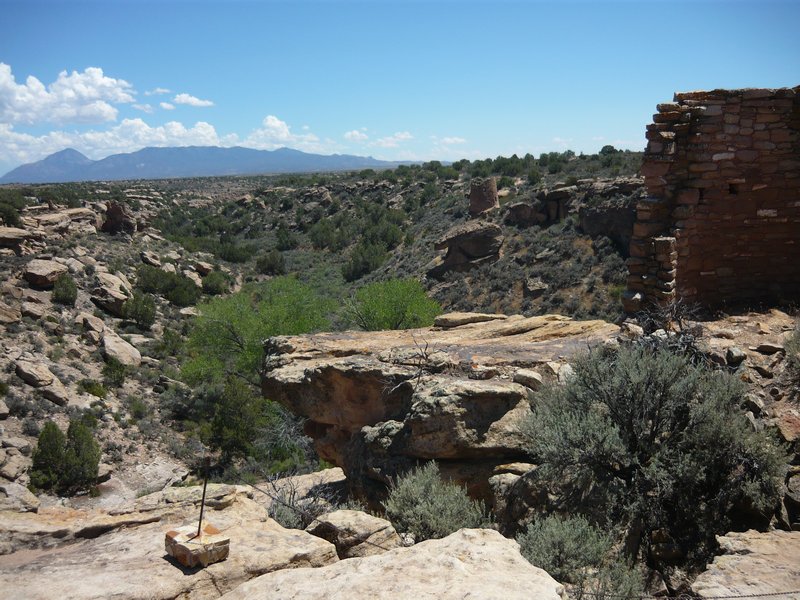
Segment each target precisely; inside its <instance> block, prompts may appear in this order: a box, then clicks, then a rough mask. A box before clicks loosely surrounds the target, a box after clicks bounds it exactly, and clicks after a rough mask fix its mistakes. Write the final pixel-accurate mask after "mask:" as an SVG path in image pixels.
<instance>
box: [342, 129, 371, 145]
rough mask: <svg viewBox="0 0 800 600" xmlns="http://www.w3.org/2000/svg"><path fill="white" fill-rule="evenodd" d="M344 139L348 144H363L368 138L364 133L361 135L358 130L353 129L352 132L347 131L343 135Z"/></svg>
mask: <svg viewBox="0 0 800 600" xmlns="http://www.w3.org/2000/svg"><path fill="white" fill-rule="evenodd" d="M344 139H346V140H348V141H350V142H363V141H364V140H367V139H369V136H368V135H367V134H366V133H362V132H361V131H359V130H358V129H353V131H348V132H346V133H345V134H344Z"/></svg>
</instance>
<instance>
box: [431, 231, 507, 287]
mask: <svg viewBox="0 0 800 600" xmlns="http://www.w3.org/2000/svg"><path fill="white" fill-rule="evenodd" d="M503 240H504V238H503V235H502V230H501V229H500V227H499V226H498V225H495V224H494V223H488V222H483V221H469V222H467V223H462V224H460V225H456V226H455V227H453V228H451V229H450V230H449V231H448V232H447V233H445V234H444V236H442V238H441V239H439V241H437V242H436V244H435V245H434V248H435V249H436V250H447V253H446V254H445V256H444V258H442V257H437V258H436V259H434V260H433V261H432V262H431V263H430V264H429V265H428V267H427V269H428V275H429V276H431V277H435V278H440V277H442V276H444V274H445V273H447V272H449V271H467V270H469V269H471V268H473V267H475V266H477V265H480V264H483V263H486V262H492V261H495V260H497V258H498V257H499V256H500V248H501V247H502V245H503Z"/></svg>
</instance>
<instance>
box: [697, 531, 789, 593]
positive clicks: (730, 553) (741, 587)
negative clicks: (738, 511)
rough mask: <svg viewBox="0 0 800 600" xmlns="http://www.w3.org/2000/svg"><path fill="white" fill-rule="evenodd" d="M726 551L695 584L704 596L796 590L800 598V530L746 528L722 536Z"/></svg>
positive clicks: (722, 543) (721, 543)
mask: <svg viewBox="0 0 800 600" xmlns="http://www.w3.org/2000/svg"><path fill="white" fill-rule="evenodd" d="M717 541H718V542H719V545H720V549H721V550H722V554H721V555H720V556H717V557H716V558H715V559H714V561H713V562H712V563H711V564H710V565H709V566H708V570H706V571H705V572H704V573H701V574H700V575H699V576H698V577H697V579H696V580H695V581H694V583H693V584H692V591H694V592H695V593H696V594H700V595H701V596H708V597H714V596H728V597H730V596H741V595H751V594H752V595H755V596H758V595H760V594H766V595H769V594H772V593H776V592H789V591H794V592H795V595H788V596H785V597H787V598H794V597H800V592H797V590H798V589H800V585H798V582H800V531H769V532H766V533H761V532H758V531H752V530H751V531H745V532H741V533H739V532H734V533H728V534H726V535H723V536H718V537H717Z"/></svg>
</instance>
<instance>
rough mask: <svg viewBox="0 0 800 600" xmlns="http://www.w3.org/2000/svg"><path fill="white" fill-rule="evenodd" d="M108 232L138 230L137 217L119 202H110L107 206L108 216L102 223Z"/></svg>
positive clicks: (133, 231) (129, 232)
mask: <svg viewBox="0 0 800 600" xmlns="http://www.w3.org/2000/svg"><path fill="white" fill-rule="evenodd" d="M102 230H103V231H105V232H106V233H120V232H124V233H128V234H133V233H135V232H136V219H135V218H134V216H133V213H131V211H130V209H129V208H128V207H127V206H125V205H124V204H120V203H118V202H109V203H108V206H107V208H106V218H105V221H104V222H103V225H102Z"/></svg>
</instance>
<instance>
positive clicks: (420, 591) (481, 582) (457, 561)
mask: <svg viewBox="0 0 800 600" xmlns="http://www.w3.org/2000/svg"><path fill="white" fill-rule="evenodd" d="M223 598H225V599H226V600H250V599H253V600H255V599H256V598H259V599H260V598H281V600H317V599H318V598H330V599H332V600H334V599H336V600H344V599H346V598H393V599H397V600H419V599H422V598H431V599H433V598H436V599H437V600H451V599H452V600H456V599H459V600H461V599H463V598H481V599H482V600H517V599H519V600H523V599H524V600H530V599H531V598H537V599H538V600H561V599H563V598H566V594H565V591H564V586H562V585H561V584H559V583H558V582H557V581H556V580H555V579H553V578H552V577H550V575H548V574H547V573H546V572H545V571H543V570H542V569H539V568H538V567H534V566H533V565H531V564H530V563H528V562H527V561H526V560H525V559H524V558H522V555H521V554H520V553H519V545H518V544H517V543H516V542H515V541H514V540H509V539H506V538H504V537H503V536H502V535H500V534H499V533H497V532H496V531H492V530H489V529H462V530H461V531H458V532H456V533H454V534H452V535H449V536H447V537H446V538H444V539H441V540H428V541H425V542H422V543H420V544H417V545H415V546H412V547H411V548H398V549H396V550H392V551H390V552H386V553H383V554H379V555H377V556H367V557H363V558H353V559H350V560H344V561H341V562H339V563H336V564H334V565H330V566H327V567H323V568H321V569H297V570H294V571H288V570H287V571H281V572H276V573H270V574H268V575H264V576H262V577H258V578H256V579H254V580H252V581H250V582H248V583H246V584H243V585H241V586H239V587H238V588H237V589H235V590H234V591H232V592H230V593H228V594H226V595H225V596H223Z"/></svg>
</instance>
